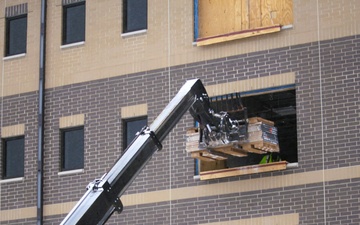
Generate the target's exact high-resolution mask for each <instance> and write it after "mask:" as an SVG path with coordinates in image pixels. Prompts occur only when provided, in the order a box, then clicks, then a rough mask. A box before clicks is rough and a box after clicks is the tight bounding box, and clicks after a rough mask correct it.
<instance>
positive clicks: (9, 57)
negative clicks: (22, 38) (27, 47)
mask: <svg viewBox="0 0 360 225" xmlns="http://www.w3.org/2000/svg"><path fill="white" fill-rule="evenodd" d="M25 56H26V53H21V54H16V55H10V56H6V57H4V58H3V60H4V61H7V60H10V59H17V58H22V57H25Z"/></svg>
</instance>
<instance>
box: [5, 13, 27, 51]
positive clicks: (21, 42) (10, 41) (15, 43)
mask: <svg viewBox="0 0 360 225" xmlns="http://www.w3.org/2000/svg"><path fill="white" fill-rule="evenodd" d="M26 34H27V15H26V14H25V15H20V16H14V17H8V18H6V52H5V55H6V56H11V55H17V54H21V53H25V52H26Z"/></svg>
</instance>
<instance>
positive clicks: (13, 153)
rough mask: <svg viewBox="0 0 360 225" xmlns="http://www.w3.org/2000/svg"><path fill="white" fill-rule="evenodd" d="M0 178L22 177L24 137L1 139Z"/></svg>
mask: <svg viewBox="0 0 360 225" xmlns="http://www.w3.org/2000/svg"><path fill="white" fill-rule="evenodd" d="M2 147H3V173H2V177H3V178H5V179H7V178H15V177H23V176H24V137H15V138H9V139H3V141H2Z"/></svg>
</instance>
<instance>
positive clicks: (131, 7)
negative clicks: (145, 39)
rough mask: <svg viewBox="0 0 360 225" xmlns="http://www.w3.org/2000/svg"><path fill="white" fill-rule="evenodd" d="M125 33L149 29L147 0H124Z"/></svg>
mask: <svg viewBox="0 0 360 225" xmlns="http://www.w3.org/2000/svg"><path fill="white" fill-rule="evenodd" d="M123 13H124V18H123V22H124V24H123V27H124V33H126V32H131V31H137V30H143V29H147V0H124V4H123Z"/></svg>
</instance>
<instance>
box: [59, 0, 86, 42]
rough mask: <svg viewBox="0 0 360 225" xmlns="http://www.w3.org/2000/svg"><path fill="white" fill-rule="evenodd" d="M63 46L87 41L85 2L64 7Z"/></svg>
mask: <svg viewBox="0 0 360 225" xmlns="http://www.w3.org/2000/svg"><path fill="white" fill-rule="evenodd" d="M62 36H63V37H62V44H63V45H66V44H71V43H76V42H81V41H85V1H81V2H78V3H74V4H69V5H64V6H63V34H62Z"/></svg>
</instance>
